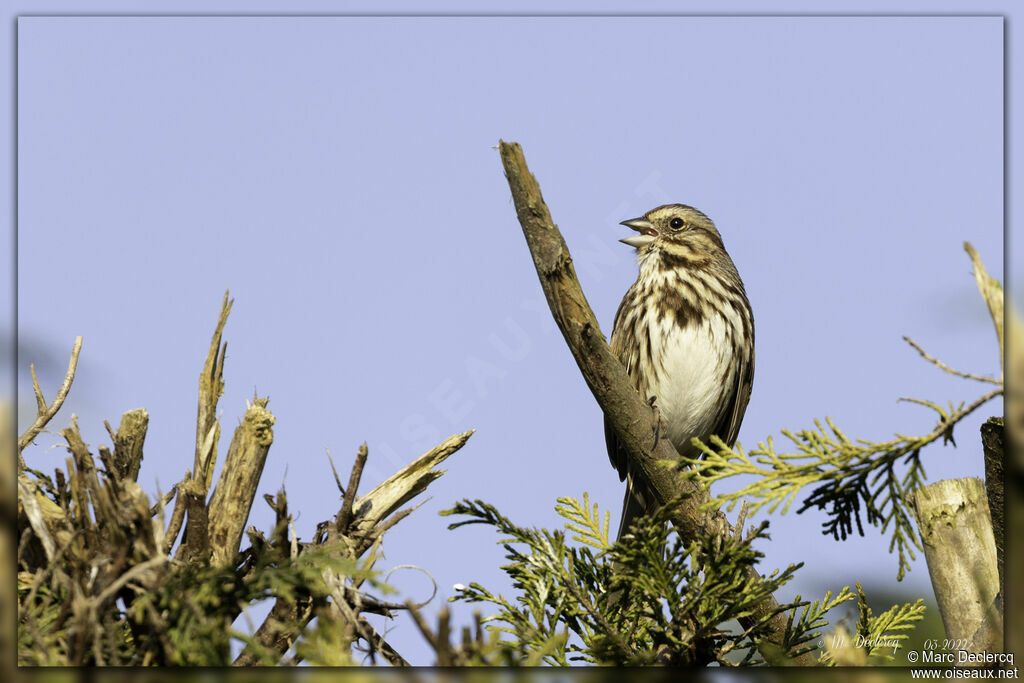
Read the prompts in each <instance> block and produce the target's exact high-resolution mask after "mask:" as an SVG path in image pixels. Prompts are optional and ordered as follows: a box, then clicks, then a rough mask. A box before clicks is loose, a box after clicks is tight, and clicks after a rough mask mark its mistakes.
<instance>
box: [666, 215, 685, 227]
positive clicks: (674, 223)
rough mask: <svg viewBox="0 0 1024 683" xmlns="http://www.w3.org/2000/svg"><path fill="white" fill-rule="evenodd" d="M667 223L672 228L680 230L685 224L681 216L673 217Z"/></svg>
mask: <svg viewBox="0 0 1024 683" xmlns="http://www.w3.org/2000/svg"><path fill="white" fill-rule="evenodd" d="M668 224H669V227H671V228H672V229H673V230H680V229H681V228H682V227H683V226H684V225H685V223H683V219H682V218H673V219H672V220H670V221H669V222H668Z"/></svg>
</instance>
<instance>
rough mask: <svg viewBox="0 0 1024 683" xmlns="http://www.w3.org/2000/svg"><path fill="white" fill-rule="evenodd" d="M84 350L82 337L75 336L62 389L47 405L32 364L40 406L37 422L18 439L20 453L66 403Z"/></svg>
mask: <svg viewBox="0 0 1024 683" xmlns="http://www.w3.org/2000/svg"><path fill="white" fill-rule="evenodd" d="M81 351H82V338H81V337H75V346H74V348H73V349H71V361H70V362H69V363H68V371H67V373H66V374H65V375H64V383H63V384H61V386H60V391H58V392H57V396H56V397H54V399H53V403H51V404H50V405H49V407H46V399H44V398H43V392H42V390H41V389H40V388H39V382H38V380H36V370H35V367H34V366H32V368H31V369H32V384H33V389H34V390H35V394H36V405H37V406H38V407H39V410H38V413H37V415H36V420H35V422H33V423H32V426H31V427H29V428H28V429H26V430H25V433H24V434H22V435H21V437H20V438H19V439H18V453H19V454H20V453H21V452H22V451H23V450H25V447H26V446H28V445H29V444H30V443H32V439H34V438H36V436H38V435H39V432H41V431H43V428H44V427H46V424H47V423H48V422H49V421H50V420H52V419H53V416H54V415H56V414H57V411H58V410H60V407H61V406H62V405H63V404H64V399H65V398H67V395H68V392H69V391H70V390H71V383H72V382H73V381H74V379H75V370H76V369H77V368H78V354H79V353H81Z"/></svg>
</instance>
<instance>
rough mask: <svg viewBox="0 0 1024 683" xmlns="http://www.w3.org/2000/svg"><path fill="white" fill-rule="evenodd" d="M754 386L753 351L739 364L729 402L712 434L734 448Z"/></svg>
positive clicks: (730, 388) (729, 394)
mask: <svg viewBox="0 0 1024 683" xmlns="http://www.w3.org/2000/svg"><path fill="white" fill-rule="evenodd" d="M753 386H754V351H753V349H751V351H750V356H749V357H745V358H741V359H740V360H739V362H738V363H737V368H736V373H735V376H734V378H733V382H732V386H731V387H729V393H728V394H727V397H728V401H727V402H726V404H725V407H724V409H723V410H722V413H721V414H720V416H719V419H718V422H717V424H716V425H715V428H714V429H713V430H711V433H712V434H718V436H719V437H721V439H722V440H723V441H725V443H726V444H728V445H729V446H732V445H733V444H734V443H736V437H737V436H739V433H740V424H741V423H742V422H743V414H744V413H745V412H746V411H747V403H748V402H749V401H750V390H751V388H752V387H753Z"/></svg>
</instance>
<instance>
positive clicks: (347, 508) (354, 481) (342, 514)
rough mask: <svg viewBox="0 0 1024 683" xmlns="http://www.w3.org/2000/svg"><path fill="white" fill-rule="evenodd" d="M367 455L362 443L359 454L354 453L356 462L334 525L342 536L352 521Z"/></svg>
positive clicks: (364, 445)
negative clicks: (353, 508) (353, 507)
mask: <svg viewBox="0 0 1024 683" xmlns="http://www.w3.org/2000/svg"><path fill="white" fill-rule="evenodd" d="M367 455H369V451H368V449H367V447H366V444H365V443H364V444H363V445H362V446H360V447H359V452H358V453H356V462H355V464H354V465H352V474H351V475H350V476H349V479H348V487H347V488H346V489H345V499H344V500H343V501H342V503H341V510H339V511H338V517H337V520H336V523H335V528H336V529H337V530H338V533H341V534H344V533H345V532H346V531H347V530H348V525H349V523H350V522H351V521H352V506H353V505H354V504H355V501H356V491H357V490H358V489H359V480H360V479H361V478H362V476H363V467H364V466H365V465H366V457H367Z"/></svg>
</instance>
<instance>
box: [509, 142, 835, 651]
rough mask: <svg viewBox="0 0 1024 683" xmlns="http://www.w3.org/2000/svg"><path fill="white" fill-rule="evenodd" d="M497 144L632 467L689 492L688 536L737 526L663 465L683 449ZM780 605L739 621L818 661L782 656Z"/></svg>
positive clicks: (679, 520)
mask: <svg viewBox="0 0 1024 683" xmlns="http://www.w3.org/2000/svg"><path fill="white" fill-rule="evenodd" d="M499 148H500V151H501V160H502V164H503V165H504V167H505V176H506V178H507V180H508V184H509V188H510V189H511V190H512V199H513V202H514V204H515V207H516V215H517V216H518V218H519V223H520V225H521V226H522V228H523V235H524V236H525V237H526V243H527V245H528V246H529V248H530V254H531V255H532V256H533V263H534V266H536V268H537V274H538V275H539V276H540V284H541V287H542V289H543V290H544V295H545V297H546V298H547V302H548V306H549V307H550V308H551V313H552V315H553V316H554V318H555V322H556V323H557V325H558V328H559V329H560V330H561V331H562V336H564V337H565V341H566V343H567V344H568V345H569V350H570V351H572V355H573V358H575V360H576V364H577V365H578V366H579V368H580V372H581V373H582V374H583V378H584V380H586V382H587V386H589V387H590V391H591V392H592V393H593V394H594V398H595V399H596V400H597V402H598V405H600V406H601V409H602V410H603V411H604V413H605V415H607V416H608V418H609V419H610V421H611V423H612V425H613V426H614V428H615V431H616V432H617V433H618V435H619V438H620V440H621V442H622V444H623V446H624V447H625V449H626V452H627V453H628V455H629V458H630V461H631V465H632V467H631V468H630V470H631V471H634V472H636V473H638V475H639V477H640V478H641V479H642V480H644V483H645V484H646V485H648V487H649V489H650V490H651V491H653V492H654V493H655V495H656V498H657V501H658V504H659V505H663V504H665V503H667V502H668V501H670V500H672V499H674V498H676V497H678V496H680V495H682V496H685V500H684V502H683V503H682V504H681V505H680V506H678V508H677V509H676V510H675V512H674V514H673V523H674V524H675V526H676V528H677V530H678V531H679V534H680V535H681V536H682V537H683V538H684V539H685V540H687V541H691V540H694V539H698V538H700V539H705V540H707V539H709V538H712V537H714V536H720V535H724V534H730V533H732V528H731V526H730V524H729V522H728V520H727V519H726V517H725V515H724V514H723V513H722V512H721V511H718V510H715V511H711V512H706V513H705V512H701V510H700V507H701V505H702V504H704V503H706V502H708V500H709V497H708V494H707V493H706V492H705V491H704V490H702V489H701V488H700V486H699V485H697V484H696V483H694V482H691V481H684V480H682V479H680V477H679V476H678V475H676V474H674V473H673V472H672V470H671V469H670V468H667V467H664V466H663V465H661V464H659V461H666V460H678V458H679V454H678V453H677V452H676V450H675V448H673V446H672V444H671V443H669V442H668V440H666V439H658V438H657V434H658V433H659V430H658V429H657V422H656V420H657V418H656V416H655V413H654V410H653V409H652V408H651V406H650V405H648V404H647V403H646V402H645V401H644V400H643V399H642V398H641V396H640V394H639V393H637V391H636V390H635V389H634V388H633V385H632V383H631V382H630V381H629V377H628V375H627V374H626V368H625V367H624V366H623V365H622V363H620V362H619V360H618V359H617V358H616V357H615V356H614V355H613V354H612V352H611V349H610V348H609V347H608V344H607V342H606V341H605V338H604V335H602V334H601V330H600V327H599V326H598V324H597V319H596V318H595V317H594V312H593V311H592V310H591V308H590V304H588V303H587V299H586V297H585V296H584V295H583V290H582V288H581V287H580V283H579V280H578V279H577V278H576V271H575V269H574V268H573V265H572V256H571V255H570V253H569V248H568V247H567V246H566V244H565V240H564V239H563V238H562V235H561V233H560V232H559V231H558V227H557V226H556V225H555V223H554V222H553V221H552V219H551V214H550V212H549V211H548V207H547V205H546V204H545V203H544V198H543V197H542V195H541V191H540V186H539V184H538V183H537V180H536V178H534V177H533V175H532V174H531V173H530V170H529V168H528V167H527V165H526V159H525V158H524V157H523V151H522V148H521V147H520V146H519V144H518V143H515V142H504V141H502V142H500V143H499ZM661 433H664V430H661ZM749 578H751V579H753V578H758V574H757V572H756V571H754V570H753V569H751V570H750V576H749ZM778 609H779V605H778V602H777V601H776V600H775V599H774V598H771V599H768V600H766V601H765V602H764V603H762V604H761V605H760V607H759V608H758V609H757V610H756V611H755V613H753V614H751V615H749V616H747V617H745V618H744V619H741V620H740V623H741V624H742V625H743V627H744V628H748V627H750V626H751V625H753V624H755V623H757V622H758V621H760V620H761V619H763V618H764V617H765V616H767V615H769V614H774V616H773V617H772V618H771V620H770V622H769V624H770V635H769V637H768V639H767V640H768V641H770V642H768V643H763V642H762V643H761V644H759V650H760V651H761V654H762V656H764V657H765V659H766V660H767V661H768V662H769V663H778V664H783V663H788V664H800V665H813V664H814V663H815V662H814V659H813V657H812V656H811V655H810V654H805V655H802V656H800V657H797V658H788V659H785V661H779V658H778V652H779V647H780V646H781V645H782V643H783V642H784V634H785V632H786V617H785V615H783V614H781V613H778Z"/></svg>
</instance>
